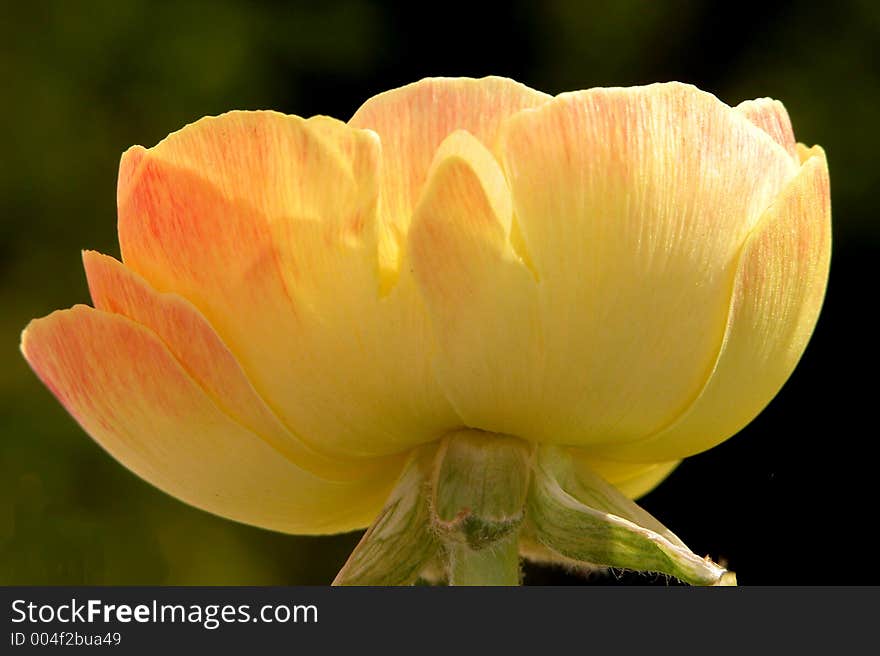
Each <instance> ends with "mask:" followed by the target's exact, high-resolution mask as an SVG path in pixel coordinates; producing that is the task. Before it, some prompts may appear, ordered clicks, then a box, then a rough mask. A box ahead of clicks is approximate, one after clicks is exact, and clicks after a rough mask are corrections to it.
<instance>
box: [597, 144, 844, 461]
mask: <svg viewBox="0 0 880 656" xmlns="http://www.w3.org/2000/svg"><path fill="white" fill-rule="evenodd" d="M830 257H831V204H830V195H829V182H828V166H827V163H826V161H825V153H824V152H823V151H822V149H821V148H819V147H815V148H813V149H812V157H810V158H809V159H807V160H806V161H805V162H804V164H803V167H802V168H801V170H800V172H799V174H798V176H797V178H795V180H793V181H792V183H791V184H790V185H789V186H788V187H787V188H786V189H785V191H783V193H782V194H781V195H780V196H779V198H778V199H777V200H776V202H775V203H774V204H773V205H772V206H771V207H770V208H769V209H768V210H767V211H766V212H765V213H764V216H763V217H762V219H761V222H760V223H759V224H758V226H757V227H756V228H755V231H754V233H753V234H752V235H751V236H750V237H749V240H748V242H747V243H746V245H745V247H744V248H743V251H742V254H741V255H740V258H739V265H738V270H737V276H736V282H735V285H734V288H733V297H732V301H731V305H730V312H729V315H728V319H727V328H726V331H725V336H724V342H723V344H722V347H721V351H720V353H719V355H718V357H717V361H716V362H715V366H714V371H713V373H712V376H711V378H710V379H709V380H708V383H707V384H706V386H705V388H704V389H703V390H702V392H701V394H700V395H699V397H698V398H697V399H696V401H695V402H694V403H693V405H692V406H691V407H690V408H689V409H688V410H687V412H685V413H684V414H683V415H682V416H681V417H680V418H679V419H678V420H677V421H675V422H674V423H673V424H672V425H671V426H669V427H668V428H666V429H665V430H662V431H660V432H659V433H658V434H657V435H655V436H653V437H652V438H650V439H648V440H645V441H640V442H636V443H633V444H629V445H623V446H621V447H620V448H614V449H610V450H608V452H607V455H608V457H613V458H620V459H627V460H633V461H638V462H648V461H654V460H666V459H671V458H681V457H684V456H689V455H692V454H694V453H698V452H700V451H704V450H706V449H709V448H711V447H713V446H715V445H716V444H718V443H720V442H722V441H724V440H725V439H727V438H728V437H730V436H731V435H733V434H734V433H737V432H738V431H739V430H741V429H742V428H743V427H745V425H746V424H748V423H749V422H750V421H751V420H752V419H754V418H755V416H756V415H757V414H758V413H759V412H760V411H761V410H763V408H764V406H766V405H767V404H768V403H769V402H770V400H771V399H772V398H773V397H774V396H775V395H776V394H777V393H778V392H779V389H780V388H781V387H782V385H783V384H784V383H785V381H786V380H787V379H788V377H789V376H790V375H791V372H792V371H793V370H794V368H795V366H796V365H797V362H798V360H799V359H800V357H801V354H802V353H803V352H804V349H805V348H806V346H807V342H808V341H809V339H810V335H811V334H812V332H813V327H814V326H815V325H816V320H817V318H818V316H819V310H820V308H821V306H822V299H823V298H824V295H825V286H826V283H827V280H828V267H829V262H830Z"/></svg>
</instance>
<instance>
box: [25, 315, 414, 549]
mask: <svg viewBox="0 0 880 656" xmlns="http://www.w3.org/2000/svg"><path fill="white" fill-rule="evenodd" d="M22 351H23V353H24V355H25V357H26V358H27V360H28V362H29V363H30V365H31V367H33V369H34V371H35V372H36V373H37V375H38V376H39V377H40V378H41V379H42V380H43V382H44V383H45V384H46V385H47V387H49V389H50V390H51V391H52V392H53V393H54V394H55V395H56V396H57V397H58V399H59V400H60V401H61V403H62V404H63V405H64V406H65V407H66V408H67V410H68V411H69V412H70V413H71V414H72V415H73V416H74V417H75V418H76V420H77V421H78V422H79V423H80V425H81V426H82V427H83V429H85V431H86V432H87V433H89V434H90V435H91V436H92V437H93V438H94V439H95V440H96V441H97V442H98V443H99V444H101V446H103V447H104V448H105V449H106V450H107V451H108V452H109V453H110V454H111V455H113V456H114V457H115V458H117V459H118V460H119V461H120V462H122V463H123V464H124V465H126V466H127V467H128V468H130V469H131V470H132V471H134V472H135V473H136V474H138V475H139V476H141V477H142V478H144V479H146V480H147V481H149V482H150V483H152V484H153V485H156V486H157V487H158V488H160V489H162V490H163V491H165V492H167V493H169V494H172V495H174V496H175V497H178V498H179V499H182V500H183V501H186V502H187V503H190V504H192V505H194V506H196V507H198V508H201V509H203V510H207V511H209V512H212V513H215V514H218V515H221V516H223V517H228V518H230V519H234V520H237V521H241V522H246V523H249V524H254V525H257V526H261V527H265V528H269V529H274V530H280V531H286V532H290V533H333V532H340V531H345V530H351V529H354V528H358V527H361V526H364V525H366V524H368V523H369V522H370V521H371V519H372V518H373V516H374V515H375V513H376V512H378V511H379V509H380V508H381V507H382V502H383V500H384V498H385V497H386V496H387V494H388V493H389V491H390V488H391V485H392V484H393V482H394V480H395V478H396V477H397V475H398V473H399V469H400V467H399V465H400V461H398V463H397V465H395V466H393V467H391V466H389V467H388V468H386V470H385V471H382V472H375V471H374V472H371V473H370V475H369V476H365V477H364V478H363V479H360V480H354V481H349V482H332V481H326V480H323V479H321V478H318V477H317V476H315V475H313V474H310V473H308V472H306V471H305V470H303V469H301V468H300V467H298V466H297V465H296V464H295V463H293V462H291V461H290V460H289V459H288V458H286V457H285V456H284V455H283V454H282V453H280V452H279V451H277V450H276V449H274V448H273V447H272V446H270V445H269V444H268V443H267V442H265V441H264V440H262V439H261V438H260V437H258V436H257V435H255V434H254V433H253V432H251V431H249V430H248V429H246V428H244V427H243V426H241V425H240V424H238V423H237V422H235V421H234V420H233V419H232V418H230V417H229V416H228V415H227V414H225V413H224V412H223V411H222V410H221V409H220V408H219V407H218V406H217V405H216V404H215V403H214V402H213V401H212V400H211V398H210V397H209V396H208V395H207V394H206V393H205V392H204V391H203V390H202V389H201V388H200V387H199V386H198V384H196V383H195V381H193V379H192V378H191V377H190V376H189V375H188V374H187V372H186V371H185V370H184V369H183V368H182V367H181V366H180V365H179V364H178V362H177V361H176V360H175V358H174V357H173V356H172V354H171V353H170V352H169V351H168V349H167V348H166V347H165V346H164V345H163V344H162V342H161V341H160V340H159V338H158V337H157V336H156V335H155V334H154V333H152V332H150V331H149V330H148V329H146V328H144V327H143V326H140V325H138V324H136V323H134V322H133V321H131V320H130V319H127V318H125V317H123V316H121V315H118V314H111V313H106V312H102V311H100V310H94V309H92V308H88V307H85V306H77V307H75V308H73V309H71V310H62V311H58V312H55V313H53V314H51V315H49V316H48V317H45V318H43V319H37V320H35V321H32V322H31V324H30V325H29V326H28V328H27V329H26V330H25V331H24V333H23V335H22Z"/></svg>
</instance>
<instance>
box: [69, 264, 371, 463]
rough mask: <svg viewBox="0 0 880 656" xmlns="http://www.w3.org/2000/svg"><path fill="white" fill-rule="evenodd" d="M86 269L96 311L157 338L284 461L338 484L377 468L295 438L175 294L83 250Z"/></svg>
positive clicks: (207, 328) (220, 403) (198, 316)
mask: <svg viewBox="0 0 880 656" xmlns="http://www.w3.org/2000/svg"><path fill="white" fill-rule="evenodd" d="M83 264H84V266H85V270H86V277H87V278H88V282H89V291H90V292H91V295H92V300H93V302H94V304H95V307H96V308H98V309H100V310H105V311H107V312H115V313H117V314H122V315H124V316H126V317H128V318H129V319H132V320H133V321H135V322H137V323H140V324H142V325H144V326H146V327H147V328H149V329H150V330H152V331H153V332H154V333H156V335H157V336H158V337H159V338H160V339H161V340H162V342H163V343H164V344H165V346H166V347H167V348H168V350H169V351H171V353H172V354H173V355H174V357H175V358H177V360H178V362H179V363H180V364H181V366H182V367H183V368H184V369H186V370H187V372H188V373H189V374H190V376H192V378H193V379H194V380H195V381H196V382H197V383H198V384H199V385H201V387H202V388H203V389H204V390H205V392H207V393H208V395H209V396H210V397H211V398H212V399H213V400H214V401H215V403H217V405H218V406H219V407H220V408H221V409H222V410H223V411H224V412H226V413H227V414H228V415H229V416H230V417H232V418H233V419H234V420H235V421H237V422H238V423H240V424H241V425H242V426H244V427H246V428H248V429H249V430H251V431H252V432H253V433H255V434H256V435H259V436H260V437H262V438H263V439H265V440H266V441H267V442H269V443H270V444H271V445H272V446H273V447H274V448H275V449H276V450H278V451H279V452H281V453H283V454H284V455H285V457H287V458H289V459H290V460H292V461H293V462H295V463H296V464H297V465H299V466H300V467H302V468H304V469H306V470H307V471H310V472H312V473H315V474H318V475H319V476H322V477H324V478H330V479H340V480H345V479H347V478H351V477H355V478H362V477H363V476H364V473H365V472H366V471H368V470H369V469H370V468H371V467H373V466H376V465H375V464H374V463H371V462H370V461H363V460H361V461H344V460H339V459H332V458H328V457H326V456H325V455H323V454H320V453H317V452H316V451H314V450H313V449H311V448H309V447H308V446H306V445H305V444H304V443H303V442H302V440H301V438H298V437H296V436H294V435H293V434H292V433H291V432H290V431H289V430H288V429H287V427H285V426H284V425H283V424H282V423H281V422H280V421H279V420H278V418H277V417H276V416H275V415H274V413H273V412H272V411H271V410H270V409H269V407H268V406H267V405H266V403H265V402H264V401H263V399H262V398H261V397H260V396H259V394H257V393H256V391H255V390H254V388H253V386H252V385H251V383H250V381H249V380H248V378H247V376H246V375H245V373H244V371H243V370H242V368H241V365H239V363H238V361H237V360H236V359H235V356H234V355H233V354H232V352H231V351H230V350H229V349H228V348H227V347H226V345H225V344H224V343H223V340H221V339H220V337H219V335H217V333H216V332H215V331H214V329H213V328H212V327H211V325H210V324H209V323H208V321H207V319H205V317H204V315H202V313H201V312H199V311H198V309H196V308H195V306H193V305H192V303H190V302H189V301H187V300H186V299H184V298H182V297H180V296H178V295H177V294H170V293H165V294H160V293H159V292H157V291H156V290H154V289H153V288H152V287H151V286H150V285H149V283H147V282H146V281H145V280H144V279H143V278H141V277H140V276H139V275H138V274H136V273H134V272H133V271H131V270H130V269H128V268H126V267H125V265H123V264H122V263H121V262H119V261H117V260H115V259H114V258H112V257H109V256H107V255H102V254H100V253H96V252H94V251H84V252H83ZM379 466H380V467H381V466H382V463H379Z"/></svg>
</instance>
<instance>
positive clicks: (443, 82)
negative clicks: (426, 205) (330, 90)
mask: <svg viewBox="0 0 880 656" xmlns="http://www.w3.org/2000/svg"><path fill="white" fill-rule="evenodd" d="M550 98H551V97H550V96H548V95H547V94H544V93H541V92H540V91H535V90H534V89H530V88H529V87H527V86H525V85H523V84H520V83H518V82H514V81H513V80H509V79H507V78H502V77H485V78H481V79H472V78H442V77H441V78H426V79H424V80H421V81H419V82H415V83H413V84H409V85H407V86H404V87H400V88H398V89H393V90H391V91H386V92H384V93H380V94H379V95H377V96H373V97H372V98H370V99H369V100H367V102H365V103H364V104H363V105H362V106H361V107H360V109H358V111H357V112H356V113H355V115H354V116H353V117H352V118H351V120H350V121H349V124H350V125H352V126H354V127H358V128H369V129H371V130H375V131H376V133H378V135H379V137H380V138H381V140H382V178H381V192H380V196H379V214H380V217H381V219H382V230H381V233H382V239H381V242H380V254H381V263H382V266H383V268H384V269H386V270H387V271H390V273H388V274H386V275H389V276H391V277H392V278H393V277H394V276H395V275H396V271H397V268H398V258H399V256H400V249H401V246H402V244H403V242H404V240H405V239H406V234H407V231H408V229H409V223H410V217H411V214H412V211H413V208H414V207H415V204H416V202H417V201H418V199H419V197H420V195H421V190H422V187H423V186H424V184H425V180H426V179H427V174H428V168H429V167H430V165H431V162H432V161H433V159H434V153H435V151H436V150H437V148H438V147H439V146H440V143H441V142H442V141H443V140H444V139H445V138H446V137H447V136H448V135H449V134H451V133H452V132H454V131H456V130H466V131H467V132H469V133H471V134H472V135H474V136H475V137H476V138H477V139H478V140H479V141H481V142H482V143H483V144H484V145H485V146H486V147H488V148H490V149H491V148H493V147H494V145H495V142H496V140H497V137H498V131H499V128H500V126H501V123H502V122H503V121H504V120H505V119H506V118H507V117H508V116H510V115H511V114H514V113H516V112H518V111H520V110H522V109H526V108H528V107H536V106H538V105H540V104H542V103H545V102H547V101H548V100H550Z"/></svg>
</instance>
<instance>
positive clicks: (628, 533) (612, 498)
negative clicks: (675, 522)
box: [527, 445, 735, 585]
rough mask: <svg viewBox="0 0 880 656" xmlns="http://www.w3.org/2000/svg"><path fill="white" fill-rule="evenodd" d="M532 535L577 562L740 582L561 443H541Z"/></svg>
mask: <svg viewBox="0 0 880 656" xmlns="http://www.w3.org/2000/svg"><path fill="white" fill-rule="evenodd" d="M527 508H528V511H527V512H528V520H529V522H528V523H529V526H528V529H529V534H530V537H532V538H533V539H534V540H536V541H537V542H538V543H539V544H540V545H543V546H544V547H546V548H547V549H548V550H549V551H550V552H551V553H556V554H559V555H560V556H562V557H563V559H564V561H565V562H570V561H569V560H568V559H570V560H571V561H575V565H577V564H583V565H584V566H587V567H589V566H591V565H600V566H605V567H619V568H624V569H630V570H637V571H644V572H659V573H662V574H668V575H671V576H674V577H676V578H678V579H681V580H682V581H685V582H687V583H692V584H698V585H730V584H735V577H734V575H733V573H732V572H729V571H728V570H726V569H724V568H723V567H721V566H719V565H717V564H715V563H714V562H712V561H711V560H710V559H708V558H701V557H699V556H697V555H696V554H695V553H693V552H692V551H691V550H690V549H688V548H687V547H686V546H685V544H684V543H683V542H682V541H681V540H680V539H679V538H678V537H677V536H676V535H675V534H673V533H672V532H671V531H670V530H669V529H667V528H666V527H665V526H663V525H662V524H661V523H660V522H658V521H657V520H656V519H655V518H654V517H653V516H651V515H650V514H649V513H647V512H646V511H645V510H643V509H642V508H640V507H639V506H638V505H636V504H635V503H634V502H633V501H632V500H630V499H628V498H627V497H625V496H624V495H623V494H621V493H620V492H619V491H618V490H617V489H616V488H614V487H613V486H612V485H610V484H609V483H607V482H606V481H604V480H603V479H602V478H601V477H599V476H598V475H596V474H593V473H592V472H589V471H585V470H584V469H583V468H582V467H575V466H574V463H573V461H572V459H571V457H570V456H569V454H568V453H567V452H566V451H565V450H564V449H561V448H559V447H553V446H546V445H545V446H541V447H539V448H538V451H537V454H536V458H535V471H534V475H533V477H532V485H531V492H530V494H529V499H528V504H527Z"/></svg>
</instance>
